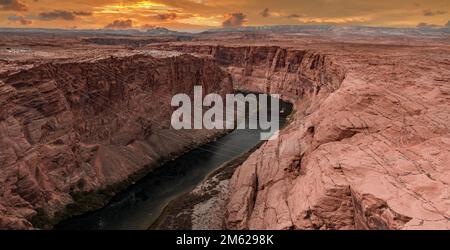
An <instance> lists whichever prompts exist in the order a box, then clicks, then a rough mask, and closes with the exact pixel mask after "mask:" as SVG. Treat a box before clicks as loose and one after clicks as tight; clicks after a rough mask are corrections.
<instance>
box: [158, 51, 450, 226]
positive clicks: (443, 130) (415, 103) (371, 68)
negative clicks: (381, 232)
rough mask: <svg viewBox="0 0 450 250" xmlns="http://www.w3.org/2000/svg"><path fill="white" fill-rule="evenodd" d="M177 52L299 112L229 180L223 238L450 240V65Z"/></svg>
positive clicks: (354, 56)
mask: <svg viewBox="0 0 450 250" xmlns="http://www.w3.org/2000/svg"><path fill="white" fill-rule="evenodd" d="M165 49H170V48H167V47H166V48H165ZM172 49H175V50H181V51H184V52H191V53H196V54H203V55H207V56H210V57H212V58H214V59H216V60H217V61H218V62H219V63H220V64H221V65H222V67H224V68H225V69H226V70H228V72H230V73H231V74H232V76H233V80H234V85H235V87H237V88H239V89H245V90H252V91H260V92H270V93H278V94H282V97H283V98H284V99H286V100H290V101H291V102H293V103H294V104H295V108H296V112H295V114H294V115H293V119H292V122H291V124H290V125H289V126H288V127H286V128H285V129H284V130H283V131H282V132H281V134H280V137H279V138H278V139H277V140H274V141H269V142H267V143H265V144H264V145H263V146H262V147H261V148H260V149H259V150H257V151H256V152H255V153H253V154H252V155H251V156H250V157H249V159H248V160H247V161H246V162H245V163H244V164H243V165H241V166H240V167H239V168H238V170H237V171H236V173H235V174H234V176H233V178H232V180H231V184H230V189H231V191H230V199H229V203H228V206H227V207H228V209H227V210H228V217H227V223H228V227H229V228H233V229H248V228H249V229H352V228H359V229H426V228H447V229H448V228H450V222H449V219H450V212H449V211H450V203H449V201H450V196H449V186H448V185H449V182H450V175H449V173H450V169H449V164H448V162H449V160H450V152H449V148H450V147H449V146H450V136H449V135H450V130H449V128H448V124H449V123H450V107H449V105H448V103H449V101H450V88H449V85H448V83H449V82H450V69H449V67H448V65H449V64H448V62H449V61H450V60H449V58H446V57H445V56H442V55H436V56H435V58H433V60H431V59H430V57H428V55H426V56H423V57H420V56H419V53H415V54H414V53H413V55H408V56H407V57H402V56H396V53H397V52H392V51H383V50H381V49H378V48H375V49H374V48H370V49H368V50H367V51H362V52H360V53H361V54H358V53H357V52H346V55H345V58H344V59H343V58H337V57H336V56H333V55H328V54H323V53H315V52H313V51H304V50H296V49H283V48H279V47H264V46H262V47H224V46H205V45H193V46H180V47H177V46H172ZM408 53H409V54H411V53H412V52H408ZM411 56H414V57H415V58H416V59H415V60H414V61H411V60H408V58H411ZM447 57H448V56H447ZM430 65H433V67H430ZM415 68H416V69H417V68H419V69H421V70H414V71H413V69H415Z"/></svg>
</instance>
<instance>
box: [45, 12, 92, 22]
mask: <svg viewBox="0 0 450 250" xmlns="http://www.w3.org/2000/svg"><path fill="white" fill-rule="evenodd" d="M91 15H92V13H91V12H88V11H67V10H53V11H49V12H41V13H39V16H38V18H39V19H41V20H45V21H51V20H56V19H62V20H67V21H71V20H75V18H76V17H77V16H91Z"/></svg>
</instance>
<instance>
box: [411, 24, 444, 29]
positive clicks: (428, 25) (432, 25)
mask: <svg viewBox="0 0 450 250" xmlns="http://www.w3.org/2000/svg"><path fill="white" fill-rule="evenodd" d="M439 27H442V26H439V25H435V24H428V23H419V24H417V28H419V29H424V30H427V29H435V28H439Z"/></svg>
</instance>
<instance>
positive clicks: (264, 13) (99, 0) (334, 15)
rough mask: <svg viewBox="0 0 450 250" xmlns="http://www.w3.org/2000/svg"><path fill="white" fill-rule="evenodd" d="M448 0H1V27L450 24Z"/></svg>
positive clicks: (121, 27) (403, 25) (182, 27)
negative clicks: (449, 22)
mask: <svg viewBox="0 0 450 250" xmlns="http://www.w3.org/2000/svg"><path fill="white" fill-rule="evenodd" d="M449 20H450V0H373V1H363V0H314V1H312V0H178V1H177V0H152V1H140V0H122V1H119V0H0V27H28V28H31V27H34V28H36V27H45V28H78V29H83V28H108V29H128V28H138V29H140V28H142V29H144V28H150V27H155V26H157V27H166V28H170V29H175V30H189V31H194V30H204V29H209V28H219V27H238V26H254V25H278V24H280V25H281V24H338V25H346V24H347V25H370V26H388V27H416V26H417V25H419V24H420V25H421V26H425V27H434V26H445V25H449V24H448V23H447V22H448V21H449Z"/></svg>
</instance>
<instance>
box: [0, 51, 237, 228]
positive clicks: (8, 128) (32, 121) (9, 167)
mask: <svg viewBox="0 0 450 250" xmlns="http://www.w3.org/2000/svg"><path fill="white" fill-rule="evenodd" d="M197 84H201V85H202V86H203V89H204V91H205V92H207V93H210V92H215V93H221V94H225V93H228V92H231V91H233V87H232V84H231V79H230V77H229V75H228V74H227V73H225V72H223V71H222V70H221V69H220V68H219V67H218V66H217V65H216V63H215V62H213V61H212V60H208V59H199V58H195V57H193V56H189V55H181V56H177V57H170V58H158V59H157V58H154V57H151V56H145V55H132V56H121V57H111V58H105V59H99V60H88V61H77V60H72V61H67V62H60V63H46V64H42V65H37V66H35V67H33V68H31V69H25V70H22V71H19V72H17V73H3V74H2V75H1V78H0V107H1V109H0V170H1V171H0V183H1V184H2V185H1V186H0V228H2V229H5V228H15V229H19V228H22V229H23V228H31V227H33V226H46V225H45V224H46V223H51V222H52V221H55V220H58V219H59V218H61V216H62V215H63V214H64V212H65V210H66V209H67V206H68V205H70V206H72V207H73V206H74V205H75V206H76V205H77V204H73V203H77V202H80V199H82V197H83V194H89V193H96V192H99V190H107V191H108V190H109V191H111V192H110V193H108V194H107V195H106V196H103V197H100V199H101V201H100V203H101V202H105V199H107V198H108V197H110V195H112V194H113V193H114V191H117V189H118V188H119V187H120V184H122V183H128V182H130V181H132V180H133V179H135V178H136V177H138V176H140V175H142V174H145V173H147V172H149V171H151V170H152V169H153V168H155V167H157V166H159V164H160V163H161V161H163V160H165V159H169V158H170V157H174V156H176V155H178V154H180V153H182V152H184V151H186V150H187V149H188V148H191V147H194V146H196V145H198V144H200V143H202V142H205V141H206V140H209V138H210V137H212V136H214V135H215V134H217V132H218V131H194V132H189V134H188V133H184V134H182V132H179V131H177V132H174V131H173V130H171V128H170V115H171V113H172V112H171V111H172V108H171V107H170V100H171V97H172V95H173V94H176V93H188V94H192V93H191V92H192V91H193V86H194V85H197ZM71 204H72V205H71ZM70 206H69V207H70ZM87 206H89V204H87ZM75 210H76V209H75ZM75 212H76V211H75ZM78 212H81V211H78ZM44 219H45V220H46V221H43V220H44ZM34 221H38V222H39V224H43V225H32V224H31V222H34Z"/></svg>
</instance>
